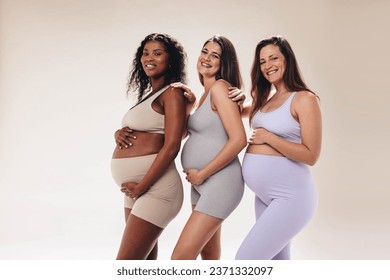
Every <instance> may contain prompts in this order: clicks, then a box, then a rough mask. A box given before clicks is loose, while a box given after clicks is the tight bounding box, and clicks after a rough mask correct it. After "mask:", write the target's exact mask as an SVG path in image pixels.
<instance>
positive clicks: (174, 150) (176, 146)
mask: <svg viewBox="0 0 390 280" xmlns="http://www.w3.org/2000/svg"><path fill="white" fill-rule="evenodd" d="M180 144H181V142H178V143H172V144H170V145H166V146H165V147H164V148H165V149H166V151H167V155H168V157H172V158H176V156H177V154H178V153H179V151H180V146H181V145H180Z"/></svg>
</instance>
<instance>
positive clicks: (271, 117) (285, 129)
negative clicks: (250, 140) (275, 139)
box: [252, 92, 301, 143]
mask: <svg viewBox="0 0 390 280" xmlns="http://www.w3.org/2000/svg"><path fill="white" fill-rule="evenodd" d="M295 94H296V92H293V93H292V94H291V95H290V97H289V98H287V100H286V101H285V102H284V103H283V105H282V106H280V107H279V108H277V109H275V110H273V111H271V112H266V113H263V112H261V111H260V110H259V111H258V112H257V113H256V114H255V115H254V117H253V119H252V128H253V129H256V128H260V127H263V128H265V129H267V130H268V131H270V132H272V133H274V134H276V135H278V136H280V137H282V138H284V139H285V140H287V141H290V142H294V143H301V125H300V124H299V122H297V121H296V120H295V119H294V117H293V116H292V115H291V103H292V100H293V98H294V96H295Z"/></svg>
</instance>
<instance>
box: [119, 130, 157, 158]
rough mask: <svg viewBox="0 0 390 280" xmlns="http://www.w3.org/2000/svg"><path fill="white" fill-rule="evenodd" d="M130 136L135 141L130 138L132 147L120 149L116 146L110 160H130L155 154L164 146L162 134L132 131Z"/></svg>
mask: <svg viewBox="0 0 390 280" xmlns="http://www.w3.org/2000/svg"><path fill="white" fill-rule="evenodd" d="M132 134H133V135H134V136H136V139H131V138H130V142H131V143H132V144H133V145H132V146H129V147H128V148H125V147H122V149H119V147H118V146H116V147H115V150H114V153H113V155H112V158H130V157H139V156H145V155H151V154H157V153H158V152H159V151H160V150H161V148H162V146H163V145H164V134H159V133H148V132H141V131H133V132H132Z"/></svg>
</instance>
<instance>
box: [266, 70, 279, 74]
mask: <svg viewBox="0 0 390 280" xmlns="http://www.w3.org/2000/svg"><path fill="white" fill-rule="evenodd" d="M276 71H278V70H272V71H269V72H267V75H272V74H274V73H276Z"/></svg>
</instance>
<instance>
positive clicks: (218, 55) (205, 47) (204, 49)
mask: <svg viewBox="0 0 390 280" xmlns="http://www.w3.org/2000/svg"><path fill="white" fill-rule="evenodd" d="M203 49H204V50H207V51H209V49H208V48H206V47H204V48H203ZM211 53H214V54H217V55H218V56H221V54H219V53H217V52H214V51H213V52H211Z"/></svg>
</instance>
